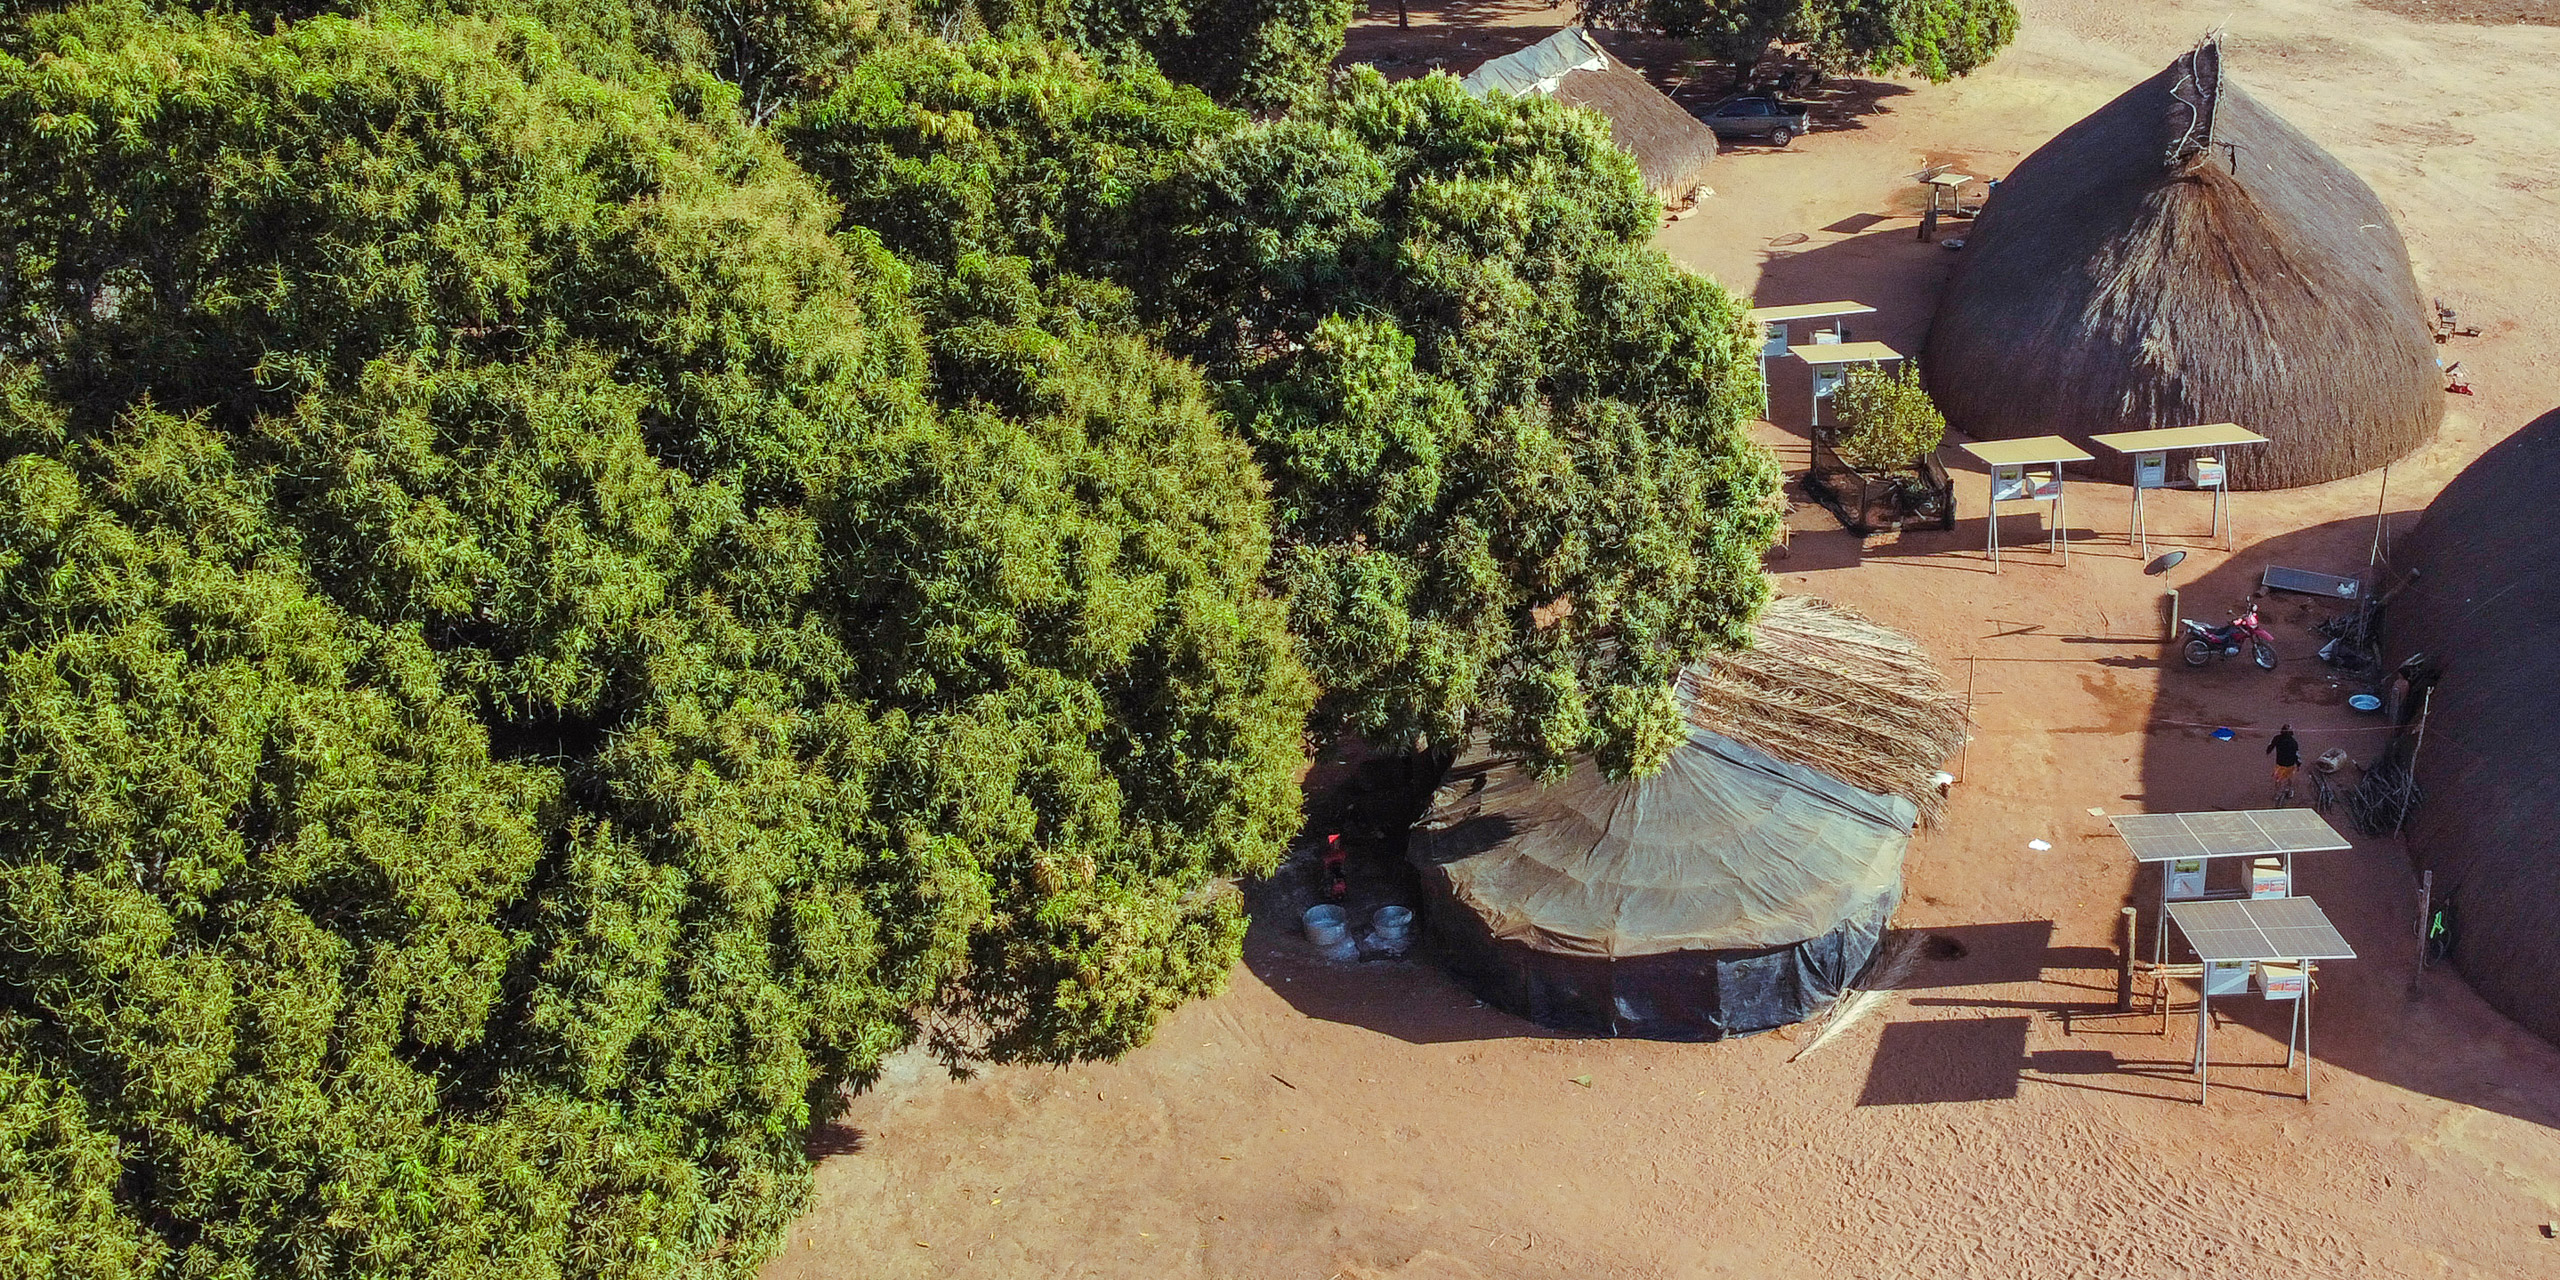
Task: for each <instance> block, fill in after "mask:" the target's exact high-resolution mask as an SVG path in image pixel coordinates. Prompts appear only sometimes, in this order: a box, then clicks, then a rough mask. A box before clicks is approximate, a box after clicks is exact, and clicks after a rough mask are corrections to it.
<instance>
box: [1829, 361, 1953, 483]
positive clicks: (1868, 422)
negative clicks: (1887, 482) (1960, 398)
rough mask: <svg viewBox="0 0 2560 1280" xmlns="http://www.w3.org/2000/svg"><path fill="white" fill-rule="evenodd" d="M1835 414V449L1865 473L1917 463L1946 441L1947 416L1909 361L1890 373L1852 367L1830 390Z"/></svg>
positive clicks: (1833, 441)
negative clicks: (1932, 398) (1939, 409)
mask: <svg viewBox="0 0 2560 1280" xmlns="http://www.w3.org/2000/svg"><path fill="white" fill-rule="evenodd" d="M1831 413H1832V416H1833V417H1834V418H1835V419H1837V421H1838V425H1837V426H1834V427H1829V428H1825V430H1827V431H1829V432H1830V434H1831V439H1832V445H1833V447H1834V448H1836V449H1838V450H1839V452H1840V458H1841V460H1842V461H1844V462H1847V463H1848V464H1849V465H1850V466H1853V467H1856V468H1858V469H1860V470H1862V471H1894V470H1899V469H1901V468H1905V467H1909V466H1912V465H1914V464H1915V463H1917V462H1918V461H1919V460H1920V458H1921V457H1922V456H1923V455H1926V454H1928V453H1930V452H1933V451H1934V450H1936V449H1937V447H1938V446H1939V445H1941V444H1944V443H1945V442H1946V439H1947V419H1946V415H1944V414H1941V413H1939V412H1938V406H1937V404H1936V402H1934V401H1932V400H1930V399H1929V391H1928V388H1926V387H1924V386H1922V385H1921V384H1920V370H1919V368H1918V367H1917V366H1915V365H1913V364H1911V363H1909V362H1905V363H1904V364H1903V366H1902V367H1901V368H1899V369H1895V370H1893V371H1891V372H1886V371H1885V370H1882V369H1877V368H1875V367H1873V366H1863V365H1862V366H1860V367H1858V368H1854V369H1851V370H1850V371H1849V373H1848V376H1847V377H1845V378H1842V379H1841V381H1840V385H1839V386H1838V387H1837V388H1835V389H1833V391H1832V393H1831Z"/></svg>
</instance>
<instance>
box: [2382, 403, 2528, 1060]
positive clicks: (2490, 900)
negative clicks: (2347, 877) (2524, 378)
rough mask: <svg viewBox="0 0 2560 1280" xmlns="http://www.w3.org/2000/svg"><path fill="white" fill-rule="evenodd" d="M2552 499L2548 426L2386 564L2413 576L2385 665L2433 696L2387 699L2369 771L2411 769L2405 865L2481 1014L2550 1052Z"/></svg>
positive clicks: (2511, 441)
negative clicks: (2399, 728) (2420, 878)
mask: <svg viewBox="0 0 2560 1280" xmlns="http://www.w3.org/2000/svg"><path fill="white" fill-rule="evenodd" d="M2555 489H2560V410H2554V411H2552V412H2550V413H2547V414H2544V415H2543V416H2542V417H2541V418H2539V419H2537V420H2535V421H2534V422H2533V423H2532V424H2530V425H2528V426H2526V427H2524V428H2523V429H2522V430H2519V431H2517V432H2516V433H2515V434H2514V435H2511V436H2509V437H2507V439H2506V440H2505V441H2504V442H2502V443H2500V444H2499V445H2498V446H2497V447H2496V448H2493V449H2491V450H2489V451H2488V452H2487V453H2484V454H2481V455H2480V457H2479V459H2478V460H2477V461H2475V462H2473V463H2472V464H2471V465H2470V466H2469V467H2466V468H2464V469H2463V472H2462V474H2461V475H2459V476H2456V477H2454V481H2453V483H2451V484H2449V485H2446V486H2445V489H2444V492H2443V493H2441V494H2439V495H2437V497H2436V500H2435V501H2434V502H2433V503H2430V504H2428V506H2427V514H2426V517H2425V519H2423V520H2421V521H2420V522H2419V524H2418V529H2417V532H2416V534H2415V535H2413V536H2412V537H2411V538H2410V539H2409V540H2408V541H2407V542H2406V543H2404V544H2402V546H2401V547H2400V548H2399V549H2398V550H2397V551H2396V552H2395V553H2394V554H2393V556H2392V567H2393V568H2394V569H2395V570H2416V571H2417V574H2418V576H2417V577H2416V579H2415V580H2414V581H2411V582H2409V583H2408V584H2407V586H2406V587H2405V588H2404V589H2403V590H2402V591H2401V592H2400V594H2398V595H2397V596H2395V597H2393V598H2392V601H2391V607H2390V608H2389V610H2388V611H2386V613H2385V614H2384V619H2383V621H2384V628H2383V630H2384V636H2385V640H2386V642H2387V644H2388V646H2389V648H2388V649H2387V651H2386V653H2385V655H2384V656H2385V657H2386V658H2387V659H2388V660H2389V661H2392V662H2395V663H2396V662H2400V661H2401V660H2403V659H2406V658H2409V657H2411V656H2413V655H2424V657H2425V659H2426V661H2425V663H2424V669H2425V674H2424V675H2422V676H2421V680H2422V681H2432V687H2431V688H2429V689H2428V690H2427V692H2426V694H2425V695H2424V697H2423V699H2416V700H2413V699H2412V698H2410V697H2409V696H2406V695H2402V696H2398V697H2395V698H2394V699H2393V701H2395V702H2397V703H2398V704H2399V714H2400V715H2401V717H2402V718H2403V720H2404V724H2403V732H2402V735H2401V738H2400V740H2399V742H2398V744H2397V745H2396V746H2395V747H2394V748H2393V749H2392V752H2391V755H2390V756H2389V758H2388V759H2389V763H2388V764H2386V765H2385V766H2383V767H2386V768H2388V767H2396V766H2397V765H2398V764H2400V763H2401V762H2405V761H2408V760H2410V759H2411V758H2412V757H2414V760H2415V765H2416V771H2417V780H2418V785H2419V787H2420V788H2421V798H2420V799H2419V800H2418V802H2417V807H2416V808H2415V809H2414V810H2413V811H2411V812H2410V813H2409V818H2408V828H2407V830H2408V836H2409V852H2410V854H2411V855H2412V856H2414V857H2415V858H2416V859H2417V860H2418V864H2419V865H2420V866H2422V867H2426V868H2428V869H2430V870H2433V871H2434V872H2435V892H2436V900H2437V902H2438V904H2439V905H2440V906H2443V907H2445V908H2448V909H2449V913H2450V919H2449V920H2448V921H2447V923H2448V924H2449V925H2450V926H2451V932H2452V936H2451V937H2449V938H2444V939H2440V940H2439V941H2442V942H2450V943H2451V944H2452V947H2453V960H2454V963H2455V964H2457V965H2458V966H2460V967H2461V969H2462V974H2463V976H2464V977H2465V978H2468V979H2469V980H2470V982H2471V985H2472V987H2473V989H2475V990H2477V991H2478V992H2479V993H2480V995H2481V998H2483V999H2485V1000H2487V1001H2488V1002H2489V1003H2490V1004H2491V1005H2493V1006H2495V1007H2496V1008H2497V1009H2499V1010H2500V1011H2501V1012H2503V1013H2505V1014H2506V1015H2507V1016H2508V1017H2510V1018H2513V1019H2515V1020H2516V1021H2518V1022H2520V1023H2523V1024H2524V1025H2525V1026H2526V1027H2528V1028H2530V1029H2531V1030H2532V1031H2533V1032H2534V1033H2535V1034H2537V1035H2540V1036H2541V1037H2543V1038H2544V1039H2546V1040H2550V1041H2552V1042H2554V1043H2560V834H2555V833H2560V767H2555V765H2554V762H2553V759H2552V727H2553V725H2554V724H2560V681H2555V680H2554V678H2553V673H2554V672H2555V671H2560V626H2555V625H2554V624H2553V621H2552V619H2553V618H2554V617H2555V616H2560V528H2555V527H2554V526H2553V524H2552V521H2551V515H2550V505H2551V494H2552V492H2553V491H2554V490H2555ZM2394 692H2395V693H2396V692H2398V691H2397V690H2396V689H2395V690H2394ZM2413 701H2414V702H2415V705H2412V703H2413ZM2421 723H2423V725H2424V730H2423V732H2422V733H2421V732H2418V731H2417V729H2418V725H2419V724H2421Z"/></svg>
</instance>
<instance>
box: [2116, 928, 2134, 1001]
mask: <svg viewBox="0 0 2560 1280" xmlns="http://www.w3.org/2000/svg"><path fill="white" fill-rule="evenodd" d="M2135 931H2136V925H2135V922H2134V910H2133V908H2131V907H2126V908H2125V909H2124V937H2123V938H2122V939H2120V940H2119V941H2118V943H2117V944H2116V1012H2118V1013H2125V1012H2128V1011H2130V1010H2131V1009H2132V1008H2133V948H2134V946H2135V945H2136V944H2135V943H2134V936H2135Z"/></svg>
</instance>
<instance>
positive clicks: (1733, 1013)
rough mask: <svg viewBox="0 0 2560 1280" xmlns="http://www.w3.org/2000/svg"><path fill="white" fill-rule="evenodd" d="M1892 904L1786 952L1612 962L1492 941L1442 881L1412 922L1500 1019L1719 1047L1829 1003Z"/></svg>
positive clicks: (1857, 966)
mask: <svg viewBox="0 0 2560 1280" xmlns="http://www.w3.org/2000/svg"><path fill="white" fill-rule="evenodd" d="M1900 896H1901V895H1900V893H1899V891H1896V892H1895V893H1892V894H1889V895H1887V896H1886V897H1885V898H1884V899H1883V900H1881V901H1879V902H1877V903H1876V904H1875V905H1874V906H1873V907H1871V908H1870V909H1868V910H1867V911H1865V912H1862V913H1860V914H1859V915H1857V916H1855V917H1853V918H1851V919H1848V920H1843V921H1841V922H1840V923H1839V924H1838V925H1837V926H1836V927H1834V928H1833V929H1832V930H1831V931H1830V932H1828V933H1825V934H1823V935H1822V936H1820V937H1817V938H1808V939H1806V940H1805V941H1803V942H1798V943H1793V944H1791V945H1788V946H1779V947H1761V948H1757V949H1751V950H1730V951H1667V952H1660V953H1657V954H1653V955H1642V956H1625V957H1620V958H1617V959H1609V958H1605V957H1600V956H1580V955H1564V954H1559V953H1557V952H1552V951H1541V950H1538V949H1536V948H1533V947H1529V946H1526V945H1523V944H1521V943H1517V942H1509V941H1504V940H1502V939H1498V938H1496V937H1494V936H1493V933H1492V930H1490V929H1489V928H1487V927H1486V926H1485V923H1484V921H1483V919H1482V918H1481V917H1479V916H1477V915H1476V913H1475V912H1473V911H1470V910H1468V909H1466V908H1465V907H1463V906H1460V905H1459V904H1458V903H1456V902H1454V901H1452V900H1450V899H1449V898H1448V897H1447V896H1446V893H1445V883H1444V882H1438V881H1434V882H1432V883H1431V886H1430V890H1429V898H1428V900H1427V901H1426V902H1425V904H1424V910H1423V918H1424V921H1425V930H1426V933H1427V936H1428V937H1429V940H1430V941H1431V943H1432V946H1433V949H1434V950H1435V951H1436V952H1438V954H1439V958H1440V960H1441V962H1442V963H1443V964H1444V965H1445V966H1447V968H1448V969H1449V971H1450V973H1451V974H1452V975H1454V976H1455V977H1456V978H1457V979H1458V980H1459V982H1460V983H1462V984H1463V985H1465V986H1466V987H1467V989H1468V990H1470V991H1473V992H1474V993H1475V994H1476V995H1477V997H1478V998H1480V999H1482V1000H1483V1001H1484V1002H1485V1003H1487V1004H1490V1005H1492V1006H1494V1007H1495V1008H1497V1009H1501V1010H1503V1011H1504V1012H1506V1013H1511V1014H1515V1015H1517V1016H1519V1017H1523V1018H1527V1019H1529V1020H1530V1021H1532V1022H1536V1023H1539V1024H1540V1025H1543V1026H1548V1027H1553V1028H1555V1029H1557V1030H1559V1031H1578V1032H1583V1033H1586V1034H1590V1035H1604V1036H1631V1037H1636V1038H1639V1039H1646V1040H1691V1041H1699V1040H1722V1039H1724V1038H1726V1037H1728V1036H1744V1035H1750V1034H1752V1033H1754V1032H1759V1031H1768V1030H1771V1029H1773V1028H1777V1027H1783V1026H1787V1025H1789V1024H1792V1023H1797V1022H1802V1021H1804V1020H1805V1019H1807V1018H1809V1017H1812V1016H1813V1015H1814V1014H1816V1013H1819V1012H1821V1011H1822V1010H1823V1009H1824V1008H1826V1007H1828V1006H1829V1005H1830V1004H1831V1002H1832V1001H1834V1000H1837V999H1839V998H1840V993H1841V992H1842V991H1844V990H1846V989H1847V988H1848V986H1849V984H1850V983H1852V982H1855V981H1857V979H1858V978H1859V976H1860V975H1862V974H1863V973H1864V972H1865V971H1866V968H1867V964H1868V962H1869V961H1870V960H1872V959H1873V958H1874V957H1875V953H1876V947H1877V945H1878V943H1879V942H1880V941H1881V940H1882V939H1883V937H1884V930H1885V922H1886V921H1887V920H1888V919H1890V918H1891V917H1892V915H1893V909H1894V906H1895V905H1896V902H1897V901H1898V900H1899V898H1900Z"/></svg>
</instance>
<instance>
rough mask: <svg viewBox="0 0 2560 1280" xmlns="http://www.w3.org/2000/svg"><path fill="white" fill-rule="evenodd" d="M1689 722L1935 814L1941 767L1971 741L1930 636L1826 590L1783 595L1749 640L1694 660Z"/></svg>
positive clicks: (1685, 698) (1683, 675)
mask: <svg viewBox="0 0 2560 1280" xmlns="http://www.w3.org/2000/svg"><path fill="white" fill-rule="evenodd" d="M1678 693H1679V696H1680V701H1681V708H1682V711H1683V712H1684V713H1685V714H1686V715H1687V717H1688V719H1689V722H1690V723H1691V724H1694V725H1696V726H1698V727H1699V728H1701V729H1706V730H1708V731H1710V732H1713V733H1719V734H1722V735H1724V736H1725V737H1728V738H1731V739H1733V740H1734V741H1736V742H1740V743H1742V744H1744V745H1745V746H1750V747H1754V748H1757V749H1759V750H1761V751H1765V752H1767V753H1768V754H1770V755H1772V756H1775V757H1777V758H1778V759H1780V760H1784V761H1786V762H1788V763H1789V764H1800V765H1803V766H1805V767H1807V768H1811V769H1819V770H1821V771H1822V772H1824V773H1827V774H1829V775H1831V776H1832V777H1834V778H1838V779H1839V780H1840V781H1842V782H1845V783H1848V784H1849V785H1850V786H1853V787H1856V788H1858V789H1859V790H1861V791H1865V792H1868V793H1870V794H1873V795H1882V796H1896V797H1899V798H1901V799H1904V800H1908V801H1910V802H1911V804H1912V806H1913V807H1914V808H1916V809H1918V810H1919V811H1920V816H1921V820H1922V821H1923V822H1935V821H1936V820H1937V817H1938V815H1939V813H1940V812H1941V810H1942V808H1943V806H1944V803H1945V798H1944V797H1943V796H1942V795H1941V794H1940V792H1939V790H1938V785H1937V782H1936V777H1937V774H1938V771H1939V769H1940V768H1942V767H1943V766H1944V765H1945V764H1946V762H1947V758H1948V757H1949V756H1952V755H1954V754H1955V750H1956V748H1957V747H1958V746H1960V745H1962V744H1963V742H1964V734H1965V713H1964V707H1963V703H1962V701H1961V700H1960V699H1959V698H1958V697H1957V696H1956V695H1955V694H1954V693H1953V692H1952V691H1950V690H1949V689H1948V688H1947V687H1946V683H1945V681H1944V679H1943V678H1942V677H1941V676H1940V674H1939V672H1938V666H1937V664H1936V663H1935V662H1933V661H1931V660H1930V657H1929V654H1928V652H1927V651H1926V650H1924V649H1922V648H1921V647H1920V642H1919V641H1917V640H1914V639H1912V638H1911V637H1909V636H1907V635H1904V634H1902V633H1901V632H1899V631H1895V630H1892V629H1890V628H1887V627H1882V626H1878V625H1877V624H1875V623H1873V622H1870V621H1868V620H1867V619H1865V618H1863V617H1860V616H1859V615H1858V614H1857V613H1855V612H1853V611H1851V610H1849V609H1847V608H1844V607H1842V606H1840V605H1837V604H1833V603H1832V602H1830V601H1828V600H1824V599H1821V598H1819V597H1816V596H1780V597H1779V598H1777V599H1775V600H1772V601H1770V602H1769V607H1768V608H1767V609H1766V610H1764V611H1762V613H1761V615H1760V620H1759V621H1758V622H1757V623H1755V624H1754V625H1753V627H1752V644H1751V647H1750V648H1748V649H1735V650H1727V651H1723V652H1718V653H1715V654H1713V655H1710V656H1709V657H1707V658H1706V659H1704V660H1702V661H1700V662H1696V663H1693V664H1691V665H1690V666H1688V667H1686V668H1683V669H1682V671H1681V672H1680V677H1679V684H1678Z"/></svg>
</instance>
